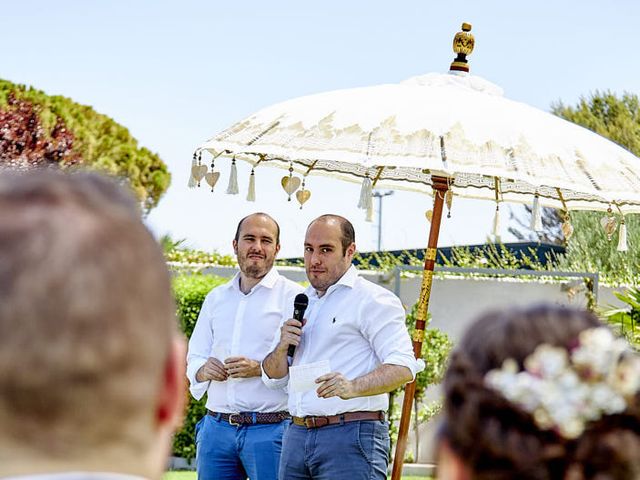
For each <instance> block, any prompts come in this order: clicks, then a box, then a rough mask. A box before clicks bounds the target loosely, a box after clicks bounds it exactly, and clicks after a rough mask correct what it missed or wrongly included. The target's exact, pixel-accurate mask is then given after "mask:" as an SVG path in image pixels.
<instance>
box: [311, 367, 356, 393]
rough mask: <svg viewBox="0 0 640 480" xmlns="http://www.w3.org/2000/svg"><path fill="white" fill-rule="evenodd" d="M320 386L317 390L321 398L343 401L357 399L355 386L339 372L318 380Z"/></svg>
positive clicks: (323, 376) (328, 374)
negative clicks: (335, 398) (333, 398)
mask: <svg viewBox="0 0 640 480" xmlns="http://www.w3.org/2000/svg"><path fill="white" fill-rule="evenodd" d="M316 383H319V384H320V386H319V387H318V389H317V390H316V392H317V393H318V396H319V397H321V398H329V397H340V398H341V399H343V400H348V399H349V398H354V397H357V396H358V395H357V392H356V391H355V389H354V384H353V382H352V381H351V380H347V378H346V377H345V376H344V375H342V374H341V373H339V372H331V373H327V374H326V375H322V376H321V377H318V378H316Z"/></svg>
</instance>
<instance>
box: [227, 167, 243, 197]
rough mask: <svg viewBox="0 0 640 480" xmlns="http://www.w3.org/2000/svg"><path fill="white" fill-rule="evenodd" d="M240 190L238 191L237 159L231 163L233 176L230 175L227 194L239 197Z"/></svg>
mask: <svg viewBox="0 0 640 480" xmlns="http://www.w3.org/2000/svg"><path fill="white" fill-rule="evenodd" d="M239 191H240V190H239V189H238V167H236V159H235V158H234V159H233V161H232V162H231V174H230V175H229V185H228V186H227V193H228V194H230V195H237V194H238V192H239Z"/></svg>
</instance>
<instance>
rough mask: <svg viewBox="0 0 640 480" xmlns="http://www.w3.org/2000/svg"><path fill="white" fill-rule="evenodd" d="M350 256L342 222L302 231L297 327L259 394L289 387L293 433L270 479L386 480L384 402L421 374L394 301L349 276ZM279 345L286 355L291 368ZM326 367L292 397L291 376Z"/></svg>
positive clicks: (287, 326)
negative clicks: (290, 352) (303, 304)
mask: <svg viewBox="0 0 640 480" xmlns="http://www.w3.org/2000/svg"><path fill="white" fill-rule="evenodd" d="M355 250H356V245H355V232H354V230H353V226H352V225H351V223H350V222H349V221H348V220H347V219H345V218H343V217H340V216H337V215H323V216H321V217H319V218H317V219H316V220H314V221H313V222H311V224H310V225H309V227H308V228H307V233H306V237H305V244H304V263H305V269H306V272H307V277H308V278H309V282H310V283H311V286H310V287H309V288H307V290H306V291H305V293H306V294H307V296H308V297H309V307H308V309H307V312H306V315H305V318H306V322H305V323H304V326H303V324H302V323H301V322H299V321H297V320H294V319H290V320H287V321H286V322H285V323H284V324H283V326H282V328H281V334H280V338H279V339H278V340H276V342H277V343H276V346H275V348H274V350H273V351H272V352H271V353H270V354H269V355H268V356H267V357H266V358H265V360H264V362H263V381H264V382H265V383H266V384H267V385H268V386H270V387H271V388H275V389H277V388H282V387H284V386H286V385H287V384H288V385H289V411H290V412H291V414H292V415H293V424H292V425H291V426H290V427H289V428H288V429H287V432H286V433H285V436H284V440H283V448H282V458H281V461H280V474H279V478H280V480H289V479H326V480H340V479H345V480H357V479H371V478H375V479H386V470H387V456H388V450H389V432H388V424H387V422H386V420H385V412H386V410H387V409H388V404H389V399H388V395H387V394H386V393H387V392H389V391H391V390H394V389H396V388H398V387H399V386H401V385H403V384H405V383H407V382H409V381H411V380H412V379H413V378H414V377H415V374H416V373H417V372H418V371H419V370H420V368H421V365H420V363H419V362H418V361H417V360H416V359H415V358H414V355H413V350H412V346H411V340H410V338H409V334H408V332H407V328H406V326H405V312H404V309H403V307H402V304H401V302H400V300H399V299H398V297H396V296H395V295H394V294H393V293H391V292H389V291H388V290H386V289H384V288H382V287H380V286H378V285H375V284H374V283H372V282H369V281H367V280H365V279H363V278H361V277H359V276H358V272H357V270H356V269H355V267H353V266H352V265H351V261H352V259H353V255H354V253H355ZM274 343H275V342H274ZM289 345H295V346H296V349H295V354H294V357H293V361H292V363H291V368H290V365H289V361H288V359H287V349H288V347H289ZM327 361H328V363H329V367H328V368H329V371H328V372H326V373H324V374H322V375H320V376H319V377H318V378H317V379H316V380H315V384H316V386H317V388H315V389H314V388H311V389H310V390H304V389H302V388H301V389H300V390H301V391H294V388H292V386H293V385H294V384H297V383H298V382H297V380H299V376H300V375H299V373H298V372H299V369H297V368H296V367H300V366H304V367H306V368H310V367H312V366H314V364H316V362H324V363H325V365H326V362H327Z"/></svg>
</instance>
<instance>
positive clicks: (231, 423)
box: [229, 413, 242, 427]
mask: <svg viewBox="0 0 640 480" xmlns="http://www.w3.org/2000/svg"><path fill="white" fill-rule="evenodd" d="M234 415H237V416H238V418H242V416H241V415H240V414H239V413H230V414H229V425H232V426H234V427H239V426H240V421H237V422H234V421H233V416H234Z"/></svg>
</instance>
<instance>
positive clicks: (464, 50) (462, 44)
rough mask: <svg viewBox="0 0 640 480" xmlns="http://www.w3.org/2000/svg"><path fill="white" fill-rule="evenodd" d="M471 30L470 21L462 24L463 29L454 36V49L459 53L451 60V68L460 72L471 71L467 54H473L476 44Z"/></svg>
mask: <svg viewBox="0 0 640 480" xmlns="http://www.w3.org/2000/svg"><path fill="white" fill-rule="evenodd" d="M470 31H471V24H470V23H463V24H462V31H461V32H458V33H456V36H455V37H453V51H454V53H456V54H457V56H456V58H454V59H453V62H451V66H450V67H449V70H450V71H451V70H454V71H458V72H467V73H468V72H469V63H468V62H467V55H471V52H473V47H474V45H475V39H474V38H473V35H472V34H471V33H469V32H470Z"/></svg>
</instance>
